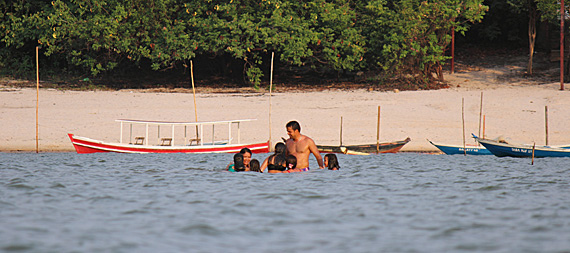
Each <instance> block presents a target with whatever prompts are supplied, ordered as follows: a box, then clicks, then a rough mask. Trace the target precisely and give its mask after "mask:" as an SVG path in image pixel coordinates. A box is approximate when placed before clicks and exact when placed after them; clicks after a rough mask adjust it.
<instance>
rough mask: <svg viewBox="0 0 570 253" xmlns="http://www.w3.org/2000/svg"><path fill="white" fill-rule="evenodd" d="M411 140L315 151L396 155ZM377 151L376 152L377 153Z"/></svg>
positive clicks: (323, 148)
mask: <svg viewBox="0 0 570 253" xmlns="http://www.w3.org/2000/svg"><path fill="white" fill-rule="evenodd" d="M410 141H411V139H410V138H407V139H405V140H403V141H395V142H383V143H380V145H378V150H377V149H376V144H363V145H348V146H326V145H317V149H318V150H319V152H322V153H339V154H353V155H368V154H376V153H379V154H384V153H397V152H399V151H400V149H402V147H404V145H406V144H407V143H408V142H410ZM377 151H378V152H377Z"/></svg>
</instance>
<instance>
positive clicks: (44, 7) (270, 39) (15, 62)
mask: <svg viewBox="0 0 570 253" xmlns="http://www.w3.org/2000/svg"><path fill="white" fill-rule="evenodd" d="M481 3H482V0H467V1H463V2H460V1H458V0H444V1H436V0H429V1H419V0H399V1H393V2H392V1H391V2H388V1H386V0H369V1H366V0H356V1H354V0H353V1H348V0H332V1H331V0H329V1H327V0H309V1H291V0H193V1H188V0H186V1H185V0H155V1H141V0H124V1H117V0H53V1H33V0H30V1H17V2H6V1H0V28H2V29H0V31H2V32H1V34H0V56H2V59H1V60H0V66H2V67H4V66H6V67H7V68H10V69H12V70H14V69H18V71H20V72H22V73H24V72H27V71H29V70H31V69H33V65H30V64H32V63H31V62H30V61H27V60H23V59H25V57H26V56H25V54H26V53H25V52H29V50H30V49H33V48H34V47H35V46H41V47H42V49H41V52H42V53H43V57H47V58H49V62H50V64H51V66H52V67H53V68H58V69H62V70H65V71H79V72H80V73H84V75H91V76H97V75H99V74H101V73H105V72H111V71H115V70H116V69H117V68H121V66H139V65H143V64H146V66H149V67H152V69H154V70H164V69H169V68H173V67H176V66H177V65H184V66H187V65H186V63H187V62H188V61H189V60H192V59H194V58H196V57H197V56H208V57H210V58H221V59H228V61H226V62H231V63H232V64H233V65H241V66H239V67H240V68H238V69H241V70H243V73H241V75H242V76H243V77H244V81H245V82H247V83H249V84H252V85H253V86H254V87H259V84H260V83H261V81H262V80H266V78H265V77H264V71H262V69H264V68H266V67H267V63H266V62H264V59H267V58H268V55H270V54H271V52H276V55H277V56H278V60H279V61H280V62H281V63H284V64H287V65H291V66H307V67H311V68H313V69H315V70H316V71H318V72H320V73H328V72H337V73H345V72H351V71H359V70H369V71H375V70H379V71H386V73H400V74H412V75H415V76H418V78H419V79H422V80H429V79H430V78H431V76H432V73H434V72H437V69H438V68H439V67H440V66H441V64H443V62H444V61H445V59H446V57H445V55H444V51H445V48H446V46H447V45H448V44H449V40H450V34H449V31H450V30H451V28H452V27H453V26H454V27H455V29H456V30H457V31H458V32H461V33H463V32H465V31H466V30H467V28H468V26H467V25H466V24H467V23H468V22H476V21H479V20H481V19H482V17H483V14H484V12H485V11H486V7H485V6H483V5H482V4H481ZM10 56H13V57H10ZM233 67H234V68H235V66H233ZM222 68H228V66H222Z"/></svg>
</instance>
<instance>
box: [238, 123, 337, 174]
mask: <svg viewBox="0 0 570 253" xmlns="http://www.w3.org/2000/svg"><path fill="white" fill-rule="evenodd" d="M286 129H287V135H289V139H288V140H287V141H286V142H285V143H282V142H279V143H277V144H275V153H274V154H272V155H270V156H269V157H267V158H266V159H265V160H264V161H263V163H262V164H261V165H260V164H259V160H257V159H251V156H252V153H251V150H250V149H248V148H243V149H242V150H241V151H240V152H239V153H237V154H235V155H234V161H233V163H231V164H230V165H228V167H227V170H228V171H232V172H239V171H255V172H263V171H265V169H266V168H267V172H268V173H292V172H303V171H309V155H310V154H311V153H312V154H313V155H314V156H315V159H316V160H317V163H318V164H319V168H321V169H324V168H325V167H326V168H328V169H329V170H338V169H340V166H339V164H338V159H337V157H336V155H335V154H327V155H325V158H324V162H323V160H322V159H321V154H320V153H319V151H318V149H317V147H316V145H315V142H314V141H313V140H312V139H311V138H309V137H308V136H305V135H302V134H301V126H300V125H299V123H298V122H297V121H290V122H289V123H287V125H286Z"/></svg>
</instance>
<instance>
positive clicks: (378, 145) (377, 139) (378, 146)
mask: <svg viewBox="0 0 570 253" xmlns="http://www.w3.org/2000/svg"><path fill="white" fill-rule="evenodd" d="M378 153H380V106H378V123H377V125H376V154H378Z"/></svg>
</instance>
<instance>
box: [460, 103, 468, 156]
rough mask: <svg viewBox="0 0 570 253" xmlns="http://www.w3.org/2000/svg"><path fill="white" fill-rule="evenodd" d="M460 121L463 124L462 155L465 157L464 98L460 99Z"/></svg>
mask: <svg viewBox="0 0 570 253" xmlns="http://www.w3.org/2000/svg"><path fill="white" fill-rule="evenodd" d="M461 121H462V122H463V155H465V156H467V150H466V149H465V98H461Z"/></svg>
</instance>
